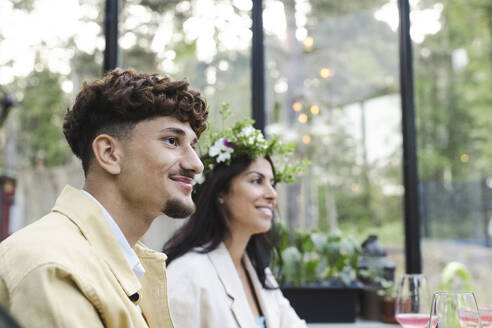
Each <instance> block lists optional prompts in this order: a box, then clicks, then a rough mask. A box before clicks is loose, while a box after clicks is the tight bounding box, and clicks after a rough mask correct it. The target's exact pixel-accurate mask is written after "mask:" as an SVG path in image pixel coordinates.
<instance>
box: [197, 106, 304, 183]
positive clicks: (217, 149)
mask: <svg viewBox="0 0 492 328" xmlns="http://www.w3.org/2000/svg"><path fill="white" fill-rule="evenodd" d="M220 114H221V115H222V118H223V121H225V119H226V118H227V117H229V116H230V115H231V111H230V109H229V105H227V104H224V105H223V106H222V108H221V110H220ZM253 124H254V120H253V119H251V118H246V119H243V120H241V121H238V122H236V123H235V124H234V125H233V126H232V127H230V128H228V129H222V130H220V131H217V130H216V129H215V127H214V126H211V127H210V129H209V130H208V131H207V132H205V136H204V139H205V140H206V143H205V144H204V143H203V142H202V143H201V144H200V150H201V151H203V150H204V151H205V152H204V153H202V161H203V166H204V170H203V173H202V174H200V175H199V176H198V177H197V178H196V180H195V181H196V182H197V183H202V182H203V181H205V179H206V178H208V176H209V175H210V174H211V172H212V171H213V170H214V169H215V167H216V166H217V165H219V164H221V163H225V164H226V165H230V163H231V162H232V160H233V159H238V158H239V159H242V158H249V159H255V158H259V157H265V156H270V157H272V160H273V161H274V163H275V181H276V182H277V183H294V182H295V178H296V176H297V175H298V174H300V173H302V172H303V171H304V170H305V168H306V166H307V165H309V164H310V162H309V160H308V159H304V160H303V161H300V162H297V161H294V162H292V161H287V160H286V158H288V157H289V156H290V155H291V154H292V153H293V152H294V150H295V143H289V144H285V145H284V144H282V143H281V142H280V141H279V139H278V138H277V137H274V138H272V139H271V140H270V141H267V140H266V139H265V138H264V136H263V133H262V132H261V131H260V130H258V129H255V128H254V127H253Z"/></svg>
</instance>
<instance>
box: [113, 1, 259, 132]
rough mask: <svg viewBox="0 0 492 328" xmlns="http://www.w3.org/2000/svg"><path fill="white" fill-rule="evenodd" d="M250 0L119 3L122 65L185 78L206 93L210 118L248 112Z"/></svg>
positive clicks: (218, 122) (218, 120)
mask: <svg viewBox="0 0 492 328" xmlns="http://www.w3.org/2000/svg"><path fill="white" fill-rule="evenodd" d="M251 6H252V4H251V2H249V1H232V0H231V1H220V2H219V1H172V2H169V1H158V2H156V1H145V0H132V1H125V2H124V3H123V8H122V13H121V23H120V40H119V41H120V46H121V66H122V67H132V68H135V69H136V70H141V71H145V72H159V73H161V74H167V75H170V76H171V77H173V78H175V79H181V78H183V77H186V78H188V80H189V81H190V83H191V86H192V87H193V88H196V89H199V90H200V91H201V93H202V94H205V96H206V98H207V100H208V105H209V107H210V119H211V122H212V123H213V124H216V125H219V126H220V125H221V124H222V121H221V118H220V115H219V109H220V108H221V106H222V104H223V103H228V104H230V106H231V109H232V111H233V114H232V116H231V118H230V119H229V120H228V122H226V124H227V123H229V122H233V121H234V120H236V119H239V118H243V117H248V116H251V91H250V90H251V86H250V85H251V77H250V76H251V69H250V62H251V59H250V58H251V56H250V52H251V17H250V10H251Z"/></svg>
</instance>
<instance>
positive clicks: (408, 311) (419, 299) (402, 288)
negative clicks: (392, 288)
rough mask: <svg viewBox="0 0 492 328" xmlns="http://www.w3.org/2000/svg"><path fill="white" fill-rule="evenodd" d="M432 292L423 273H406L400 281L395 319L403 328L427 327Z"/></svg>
mask: <svg viewBox="0 0 492 328" xmlns="http://www.w3.org/2000/svg"><path fill="white" fill-rule="evenodd" d="M429 309H430V293H429V290H428V286H427V279H425V276H424V275H423V274H404V275H402V276H401V278H400V282H399V283H398V290H397V296H396V300H395V319H396V321H398V323H399V324H400V325H402V327H403V328H425V327H427V324H428V323H429Z"/></svg>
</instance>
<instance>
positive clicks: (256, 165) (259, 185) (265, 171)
mask: <svg viewBox="0 0 492 328" xmlns="http://www.w3.org/2000/svg"><path fill="white" fill-rule="evenodd" d="M274 186H275V178H274V176H273V171H272V166H271V165H270V162H268V161H267V160H266V159H265V158H257V159H256V160H254V161H253V162H251V164H250V165H249V167H248V168H247V169H246V170H245V171H244V172H242V173H240V174H239V175H237V176H235V177H234V178H233V179H232V181H231V186H230V188H229V192H228V193H227V194H224V195H221V196H220V197H219V202H220V203H221V204H223V206H225V208H226V211H225V214H226V222H227V224H228V228H229V231H230V232H231V234H232V235H235V234H237V233H240V234H242V235H244V236H247V235H249V236H251V235H253V234H256V233H262V232H267V231H268V230H269V229H270V226H271V222H272V217H273V210H274V209H275V205H276V202H277V192H276V190H275V187H274ZM249 236H248V237H249Z"/></svg>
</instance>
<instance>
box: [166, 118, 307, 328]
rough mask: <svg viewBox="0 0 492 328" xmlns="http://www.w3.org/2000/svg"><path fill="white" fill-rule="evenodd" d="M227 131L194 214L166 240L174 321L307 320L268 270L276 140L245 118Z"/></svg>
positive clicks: (258, 323)
mask: <svg viewBox="0 0 492 328" xmlns="http://www.w3.org/2000/svg"><path fill="white" fill-rule="evenodd" d="M221 135H226V136H227V137H223V138H215V139H217V140H216V142H215V144H214V145H213V146H212V147H211V148H210V151H209V153H208V156H207V158H206V159H204V165H205V167H206V168H207V170H206V172H205V182H204V183H203V184H202V185H201V186H199V187H198V188H196V192H195V194H194V198H195V202H196V204H197V208H196V211H195V214H194V215H193V216H192V217H191V218H190V219H189V221H188V222H187V223H186V224H185V225H184V226H183V227H182V228H181V229H179V230H178V231H177V232H176V233H175V234H174V236H173V237H172V238H171V239H170V240H169V241H168V242H167V243H166V245H165V246H164V252H165V253H166V254H167V255H168V268H167V276H168V295H169V306H170V308H171V313H172V317H173V320H174V322H175V325H176V327H180V328H188V327H227V328H229V327H258V328H260V327H261V328H264V327H268V328H277V327H306V324H305V323H304V321H303V320H301V319H299V317H298V316H297V314H296V313H295V311H294V309H292V307H291V306H290V304H289V302H288V300H287V299H286V298H285V297H284V296H283V295H282V293H281V291H280V289H279V288H278V285H277V283H276V281H275V279H274V278H273V276H272V274H271V272H270V270H269V269H268V264H269V263H270V260H271V259H272V255H273V249H274V243H273V236H274V231H273V226H272V219H273V210H274V209H275V206H276V202H277V192H276V191H275V184H276V175H275V170H274V166H273V163H272V161H271V159H270V154H272V153H273V152H274V149H275V147H274V144H275V142H272V143H268V142H267V141H265V140H264V139H263V136H262V135H261V133H260V132H259V131H258V130H255V129H253V128H252V127H251V126H250V125H245V124H243V123H238V124H236V126H234V127H233V128H232V129H231V130H230V131H229V132H225V133H222V134H221ZM219 137H220V135H219ZM278 176H279V175H277V177H278Z"/></svg>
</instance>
